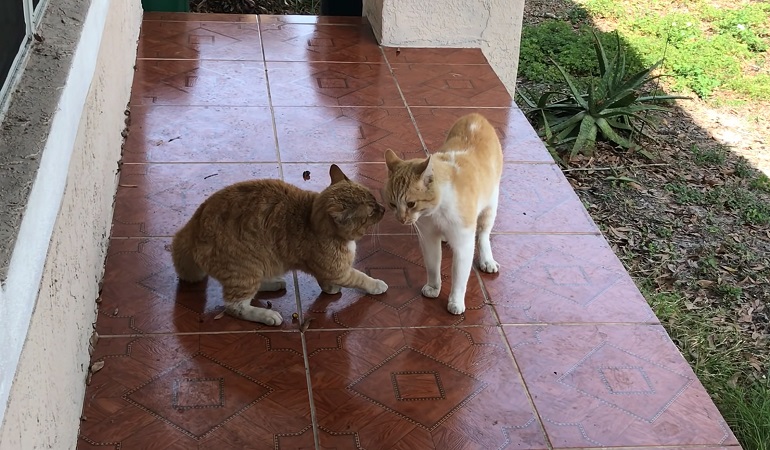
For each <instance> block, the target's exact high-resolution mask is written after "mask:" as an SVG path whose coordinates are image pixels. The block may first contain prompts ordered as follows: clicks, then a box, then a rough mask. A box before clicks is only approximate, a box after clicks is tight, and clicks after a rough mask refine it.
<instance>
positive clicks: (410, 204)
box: [406, 202, 414, 208]
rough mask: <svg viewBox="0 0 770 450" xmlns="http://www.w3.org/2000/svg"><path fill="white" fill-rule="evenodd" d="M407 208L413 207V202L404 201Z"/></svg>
mask: <svg viewBox="0 0 770 450" xmlns="http://www.w3.org/2000/svg"><path fill="white" fill-rule="evenodd" d="M406 207H407V208H414V202H406Z"/></svg>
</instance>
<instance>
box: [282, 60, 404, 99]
mask: <svg viewBox="0 0 770 450" xmlns="http://www.w3.org/2000/svg"><path fill="white" fill-rule="evenodd" d="M267 74H268V79H269V83H270V95H271V99H272V102H273V105H274V106H399V107H402V106H404V102H403V100H402V99H401V95H400V94H399V92H398V89H397V87H396V83H395V81H394V80H393V77H392V76H391V74H390V71H389V70H388V66H387V65H385V64H364V63H347V64H342V63H329V62H268V63H267Z"/></svg>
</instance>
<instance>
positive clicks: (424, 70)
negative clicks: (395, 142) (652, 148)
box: [392, 64, 515, 108]
mask: <svg viewBox="0 0 770 450" xmlns="http://www.w3.org/2000/svg"><path fill="white" fill-rule="evenodd" d="M392 67H393V73H394V74H395V76H396V80H397V81H398V84H399V86H400V87H401V90H402V91H403V93H404V98H405V99H406V103H407V104H408V105H409V106H459V107H476V108H483V107H496V106H501V107H511V106H515V104H514V102H513V100H512V99H511V96H510V95H509V94H508V91H506V90H505V87H503V83H502V82H501V81H500V79H499V78H498V77H497V75H496V74H495V72H494V71H493V70H492V68H491V67H489V66H487V65H462V64H457V65H449V64H393V65H392Z"/></svg>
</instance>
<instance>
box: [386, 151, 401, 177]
mask: <svg viewBox="0 0 770 450" xmlns="http://www.w3.org/2000/svg"><path fill="white" fill-rule="evenodd" d="M400 162H401V158H399V157H398V155H396V152H394V151H393V150H391V149H387V150H385V164H386V165H387V166H388V172H393V171H394V170H396V166H397V165H398V163H400Z"/></svg>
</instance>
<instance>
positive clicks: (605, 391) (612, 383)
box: [558, 342, 693, 423]
mask: <svg viewBox="0 0 770 450" xmlns="http://www.w3.org/2000/svg"><path fill="white" fill-rule="evenodd" d="M606 361H612V364H613V366H612V367H606V366H603V364H607V363H606ZM616 364H619V365H621V366H620V367H618V366H614V365H616ZM666 372H668V373H666ZM650 377H651V378H650ZM663 380H665V383H664V382H663ZM558 381H559V382H560V383H562V384H565V385H567V386H571V387H573V388H575V389H577V390H578V391H580V392H582V393H584V394H586V395H590V396H592V397H596V398H598V399H599V400H601V401H603V402H606V403H607V404H609V405H612V406H614V407H616V408H618V409H620V410H621V411H623V412H626V413H628V414H631V415H633V416H634V417H637V418H640V419H642V420H646V421H647V422H649V423H652V422H654V421H655V419H657V418H658V417H660V415H661V414H663V413H664V412H665V411H666V408H667V407H668V406H669V405H670V404H671V403H673V401H675V400H676V398H677V397H679V395H681V394H682V392H683V391H684V390H685V389H686V388H687V387H688V386H689V385H690V384H691V383H692V382H693V378H691V377H688V376H686V375H682V374H680V373H677V372H675V371H672V370H670V369H668V368H666V367H664V366H661V365H659V364H656V363H654V362H652V361H649V360H646V359H645V358H642V357H639V356H637V355H635V354H634V353H632V352H630V351H628V350H626V349H623V348H620V347H617V346H614V345H612V344H608V343H606V342H604V343H601V344H599V345H598V346H597V347H596V348H594V349H592V350H591V351H590V352H589V353H588V354H586V355H585V356H584V357H583V358H582V359H581V360H580V361H579V362H578V364H576V365H575V366H574V367H572V368H571V369H570V370H569V371H567V372H566V373H565V374H564V375H562V376H561V377H559V379H558ZM640 395H644V399H640V398H639V396H640Z"/></svg>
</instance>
